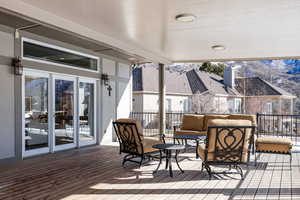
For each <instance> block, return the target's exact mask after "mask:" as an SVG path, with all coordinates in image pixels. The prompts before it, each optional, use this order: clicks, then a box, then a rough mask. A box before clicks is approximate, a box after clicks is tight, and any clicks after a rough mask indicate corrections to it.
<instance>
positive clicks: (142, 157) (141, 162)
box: [139, 156, 145, 168]
mask: <svg viewBox="0 0 300 200" xmlns="http://www.w3.org/2000/svg"><path fill="white" fill-rule="evenodd" d="M144 159H145V158H144V156H141V161H140V166H139V168H141V166H142V164H143V160H144Z"/></svg>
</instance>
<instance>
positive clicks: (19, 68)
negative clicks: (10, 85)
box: [12, 57, 23, 76]
mask: <svg viewBox="0 0 300 200" xmlns="http://www.w3.org/2000/svg"><path fill="white" fill-rule="evenodd" d="M12 66H13V67H14V73H15V75H18V76H22V75H23V65H22V62H21V59H20V57H16V58H13V59H12Z"/></svg>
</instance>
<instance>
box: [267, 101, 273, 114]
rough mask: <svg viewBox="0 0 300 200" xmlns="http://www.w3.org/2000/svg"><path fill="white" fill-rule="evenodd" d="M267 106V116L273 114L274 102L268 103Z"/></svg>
mask: <svg viewBox="0 0 300 200" xmlns="http://www.w3.org/2000/svg"><path fill="white" fill-rule="evenodd" d="M266 105H267V108H266V112H267V114H272V113H273V104H272V102H268V103H267V104H266Z"/></svg>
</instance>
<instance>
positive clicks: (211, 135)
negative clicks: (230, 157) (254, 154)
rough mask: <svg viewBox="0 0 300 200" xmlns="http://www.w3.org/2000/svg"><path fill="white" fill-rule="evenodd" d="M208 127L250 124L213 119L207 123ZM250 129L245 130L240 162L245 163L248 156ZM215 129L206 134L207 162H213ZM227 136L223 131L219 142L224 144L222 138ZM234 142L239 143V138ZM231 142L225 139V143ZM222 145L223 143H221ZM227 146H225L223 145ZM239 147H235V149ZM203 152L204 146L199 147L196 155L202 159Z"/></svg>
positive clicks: (247, 123)
mask: <svg viewBox="0 0 300 200" xmlns="http://www.w3.org/2000/svg"><path fill="white" fill-rule="evenodd" d="M208 125H209V126H251V125H252V122H251V121H249V120H229V119H213V120H209V121H208ZM251 134H252V133H251V129H250V128H249V129H247V130H246V138H245V143H244V146H243V156H242V162H246V161H247V158H248V157H247V156H248V147H249V142H250V137H251ZM216 135H217V133H216V129H215V128H212V129H210V132H209V133H208V137H209V138H208V148H207V152H208V161H213V160H214V152H215V144H216ZM225 135H227V131H223V132H222V134H221V136H220V137H219V139H220V141H221V142H224V138H225V137H224V136H225ZM236 141H239V138H237V139H236ZM231 142H233V139H227V143H229V144H230V143H231ZM223 144H224V143H223ZM224 146H227V145H224ZM238 147H240V146H237V147H236V149H237V148H238ZM219 148H220V149H222V147H221V146H219ZM204 150H205V146H204V145H203V144H202V145H199V147H198V154H199V156H200V157H201V158H202V159H204Z"/></svg>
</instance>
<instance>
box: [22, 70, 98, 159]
mask: <svg viewBox="0 0 300 200" xmlns="http://www.w3.org/2000/svg"><path fill="white" fill-rule="evenodd" d="M25 76H33V77H35V76H36V77H43V78H48V147H44V148H39V149H33V150H28V151H25ZM55 80H68V81H72V82H73V83H74V84H73V88H74V94H73V96H74V110H73V112H74V114H73V115H74V123H73V134H74V136H73V137H74V143H70V144H65V145H59V146H55V132H54V130H55V115H54V113H55ZM99 80H100V79H96V78H89V77H83V76H76V75H67V74H60V73H53V72H48V71H44V70H35V69H28V68H27V69H24V74H23V76H22V158H25V157H30V156H34V155H40V154H46V153H54V152H57V151H61V150H67V149H72V148H76V147H78V148H80V147H83V146H87V145H95V144H96V143H97V139H98V135H97V132H98V131H97V124H96V122H97V109H98V106H97V102H96V101H97V89H98V88H99V86H98V84H97V83H98V82H99ZM80 82H86V83H92V84H94V119H93V120H94V123H93V126H94V129H93V130H94V140H92V141H88V142H80V141H79V138H78V137H79V130H78V128H79V126H78V125H79V124H78V123H79V112H78V111H79V109H78V108H77V107H79V104H78V99H77V98H78V91H77V90H78V89H79V83H80Z"/></svg>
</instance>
